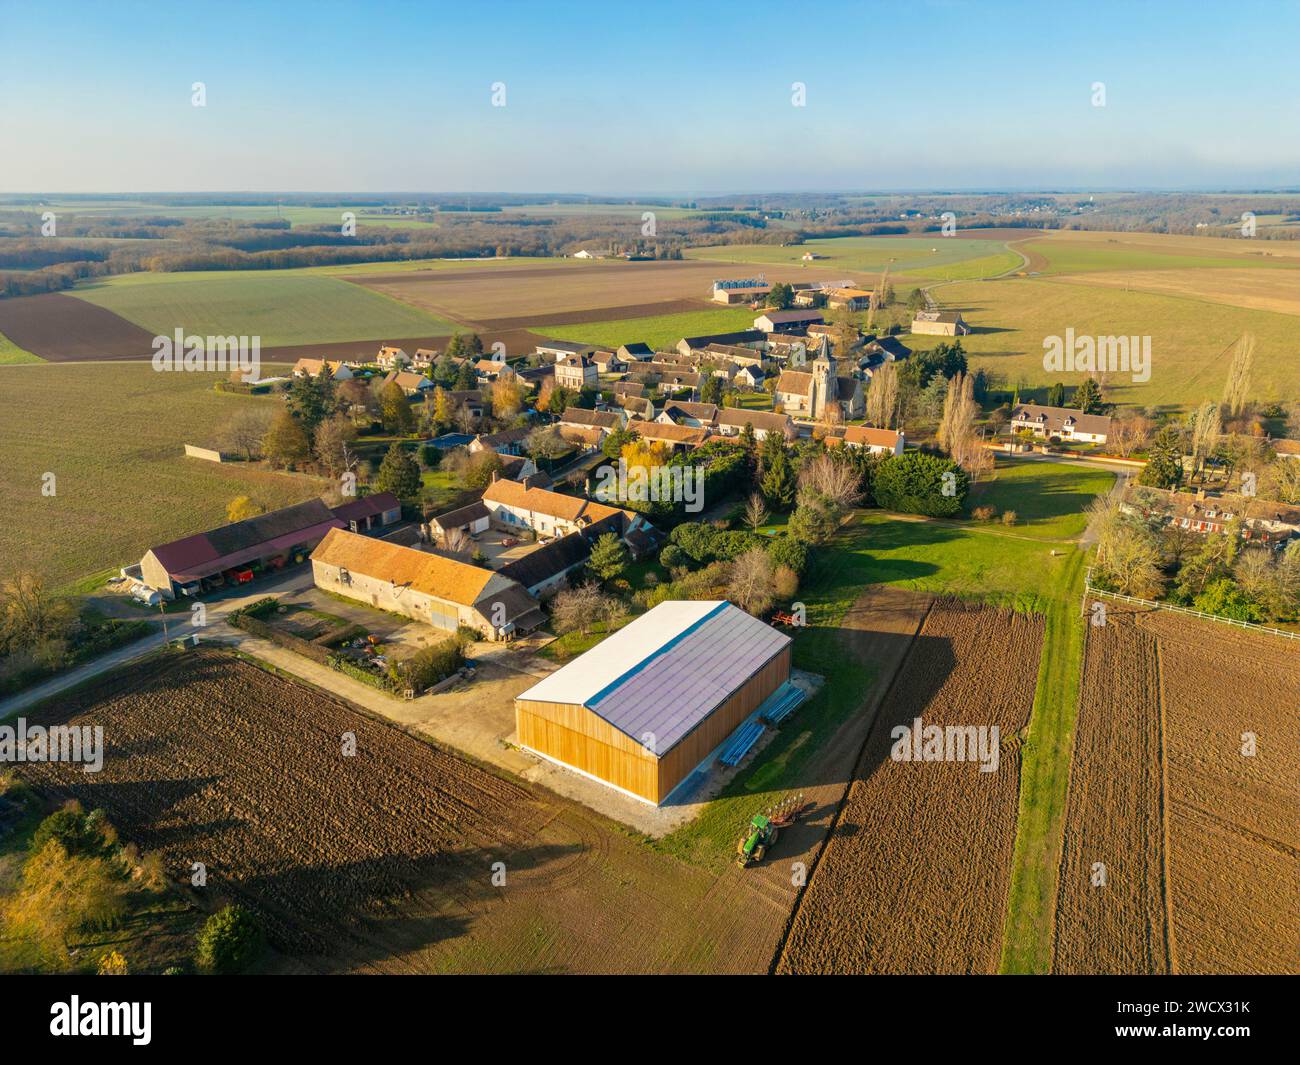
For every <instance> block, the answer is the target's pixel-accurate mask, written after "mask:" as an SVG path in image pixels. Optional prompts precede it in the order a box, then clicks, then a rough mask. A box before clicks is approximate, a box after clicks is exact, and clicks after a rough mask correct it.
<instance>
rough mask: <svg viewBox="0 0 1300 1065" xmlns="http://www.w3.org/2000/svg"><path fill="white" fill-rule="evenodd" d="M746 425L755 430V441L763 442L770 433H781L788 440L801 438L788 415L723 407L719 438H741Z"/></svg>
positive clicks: (718, 423)
mask: <svg viewBox="0 0 1300 1065" xmlns="http://www.w3.org/2000/svg"><path fill="white" fill-rule="evenodd" d="M746 425H748V426H749V427H750V428H751V429H753V431H754V439H755V440H763V439H764V438H765V437H766V436H767V434H768V433H780V434H781V435H782V436H784V437H785V438H786V440H795V439H797V438H798V436H799V430H798V429H796V428H795V424H794V421H793V420H792V419H791V418H790V415H788V414H778V413H777V412H776V411H770V410H745V409H743V408H741V407H723V408H722V410H720V411H718V419H717V432H718V435H719V436H739V435H740V434H741V433H742V432H744V430H745V426H746Z"/></svg>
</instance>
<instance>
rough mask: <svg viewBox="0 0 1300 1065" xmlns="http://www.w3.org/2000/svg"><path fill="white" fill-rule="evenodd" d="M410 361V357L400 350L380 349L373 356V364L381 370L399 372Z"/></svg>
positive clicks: (392, 348)
mask: <svg viewBox="0 0 1300 1065" xmlns="http://www.w3.org/2000/svg"><path fill="white" fill-rule="evenodd" d="M410 361H411V357H410V356H409V355H407V354H406V352H404V351H403V350H402V349H401V348H394V347H388V346H385V347H381V348H380V349H379V354H378V355H376V356H375V362H376V363H377V364H378V365H379V368H380V369H381V370H400V369H401V368H402V367H403V366H405V365H407V364H408V363H409V362H410Z"/></svg>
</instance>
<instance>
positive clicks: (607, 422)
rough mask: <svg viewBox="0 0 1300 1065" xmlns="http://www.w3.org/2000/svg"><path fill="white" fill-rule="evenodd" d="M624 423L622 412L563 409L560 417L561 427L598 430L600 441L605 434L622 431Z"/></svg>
mask: <svg viewBox="0 0 1300 1065" xmlns="http://www.w3.org/2000/svg"><path fill="white" fill-rule="evenodd" d="M625 421H626V419H625V416H624V415H623V413H622V411H617V412H616V411H612V410H586V409H584V408H582V407H565V408H564V413H563V414H561V415H560V425H561V426H571V427H576V428H582V429H599V430H600V431H601V439H604V434H606V433H612V432H613V431H614V430H615V429H622V428H623V425H624V423H625Z"/></svg>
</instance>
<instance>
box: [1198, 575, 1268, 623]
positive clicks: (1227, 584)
mask: <svg viewBox="0 0 1300 1065" xmlns="http://www.w3.org/2000/svg"><path fill="white" fill-rule="evenodd" d="M1192 606H1193V607H1195V608H1196V609H1197V610H1201V611H1204V612H1205V613H1206V614H1217V615H1218V616H1219V617H1223V618H1231V619H1232V620H1233V621H1253V622H1256V623H1258V622H1261V621H1263V620H1265V619H1264V615H1263V612H1262V611H1261V610H1260V608H1259V604H1257V603H1256V602H1255V601H1254V600H1253V599H1251V597H1250V596H1249V595H1248V594H1247V593H1246V592H1245V591H1244V590H1242V589H1241V588H1239V587H1237V583H1236V582H1235V581H1233V580H1229V579H1228V578H1221V579H1219V580H1216V581H1213V582H1212V583H1210V584H1209V585H1208V586H1207V587H1206V589H1205V590H1204V591H1203V592H1201V594H1200V595H1198V596H1197V597H1196V598H1195V599H1194V600H1192Z"/></svg>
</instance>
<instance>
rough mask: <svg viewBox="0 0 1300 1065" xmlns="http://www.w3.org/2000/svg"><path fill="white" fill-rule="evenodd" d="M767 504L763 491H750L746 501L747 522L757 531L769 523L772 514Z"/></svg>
mask: <svg viewBox="0 0 1300 1065" xmlns="http://www.w3.org/2000/svg"><path fill="white" fill-rule="evenodd" d="M770 513H771V512H770V511H769V510H768V509H767V504H766V503H764V502H763V495H762V493H761V492H752V493H750V496H749V499H748V501H747V502H746V503H745V524H746V525H748V526H749V527H750V528H751V529H754V530H755V531H757V530H758V528H759V527H760V526H762V525H765V524H766V523H767V519H768V517H769V515H770Z"/></svg>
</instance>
